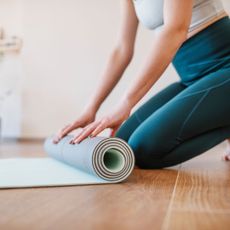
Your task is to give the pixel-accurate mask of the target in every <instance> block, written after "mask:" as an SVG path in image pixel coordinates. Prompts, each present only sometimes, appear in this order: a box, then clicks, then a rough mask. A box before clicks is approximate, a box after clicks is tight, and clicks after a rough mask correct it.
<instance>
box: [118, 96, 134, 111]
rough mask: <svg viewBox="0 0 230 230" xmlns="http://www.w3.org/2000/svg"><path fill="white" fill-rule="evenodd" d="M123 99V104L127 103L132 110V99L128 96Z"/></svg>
mask: <svg viewBox="0 0 230 230" xmlns="http://www.w3.org/2000/svg"><path fill="white" fill-rule="evenodd" d="M121 101H122V103H123V104H125V106H126V108H127V109H128V110H130V111H131V110H132V108H133V104H132V100H131V99H130V98H129V97H128V96H124V97H123V98H122V100H121Z"/></svg>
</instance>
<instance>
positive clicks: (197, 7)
mask: <svg viewBox="0 0 230 230" xmlns="http://www.w3.org/2000/svg"><path fill="white" fill-rule="evenodd" d="M172 1H173V0H172ZM133 2H134V7H135V11H136V15H137V17H138V19H139V21H140V22H141V23H142V24H143V25H144V26H145V27H147V28H148V29H155V28H157V27H160V26H162V25H163V23H164V21H163V4H164V0H133ZM223 11H224V7H223V5H222V2H221V1H220V0H194V3H193V10H192V20H191V24H190V27H189V32H190V31H192V30H194V29H196V28H197V27H198V26H200V25H202V24H203V23H205V22H207V21H209V20H211V19H212V18H213V17H215V16H216V15H218V14H219V13H221V12H223Z"/></svg>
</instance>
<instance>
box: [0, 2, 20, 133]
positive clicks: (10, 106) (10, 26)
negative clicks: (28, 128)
mask: <svg viewBox="0 0 230 230" xmlns="http://www.w3.org/2000/svg"><path fill="white" fill-rule="evenodd" d="M0 27H2V28H4V30H5V35H6V36H13V35H17V36H20V35H21V34H22V4H21V1H20V0H0ZM21 67H22V65H21V59H20V55H19V54H12V53H11V54H6V55H3V56H2V55H0V94H1V95H2V92H3V91H5V90H7V89H13V91H12V93H11V94H10V95H9V96H7V97H6V98H5V100H4V103H3V105H2V106H1V104H0V110H1V111H0V116H1V117H2V135H3V136H4V137H18V136H20V133H21V129H20V128H21V97H20V95H21V94H20V90H21V89H20V84H19V82H20V81H21V77H22V69H21Z"/></svg>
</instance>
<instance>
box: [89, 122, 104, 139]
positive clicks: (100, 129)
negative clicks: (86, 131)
mask: <svg viewBox="0 0 230 230" xmlns="http://www.w3.org/2000/svg"><path fill="white" fill-rule="evenodd" d="M105 128H107V122H106V120H103V121H101V122H100V124H99V125H98V126H97V127H96V129H94V131H93V132H92V134H91V136H92V137H95V136H97V135H98V134H99V133H100V132H102V131H103V130H104V129H105Z"/></svg>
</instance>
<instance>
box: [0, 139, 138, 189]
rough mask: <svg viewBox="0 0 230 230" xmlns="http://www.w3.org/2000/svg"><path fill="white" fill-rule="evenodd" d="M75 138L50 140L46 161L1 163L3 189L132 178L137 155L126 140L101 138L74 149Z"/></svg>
mask: <svg viewBox="0 0 230 230" xmlns="http://www.w3.org/2000/svg"><path fill="white" fill-rule="evenodd" d="M71 138H72V136H66V137H64V138H63V139H62V140H61V141H60V142H59V143H58V144H54V143H53V141H52V137H50V138H48V139H46V141H45V143H44V149H45V151H46V153H47V155H48V157H45V158H12V159H2V160H0V188H17V187H43V186H67V185H83V184H105V183H118V182H122V181H124V180H126V178H127V177H128V176H129V175H130V174H131V172H132V170H133V168H134V164H135V159H134V154H133V151H132V149H131V147H130V146H129V145H128V144H127V143H126V142H125V141H124V140H122V139H120V138H117V137H100V136H97V137H92V138H86V139H84V140H83V141H82V142H81V143H79V144H75V145H72V144H69V142H70V140H71Z"/></svg>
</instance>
